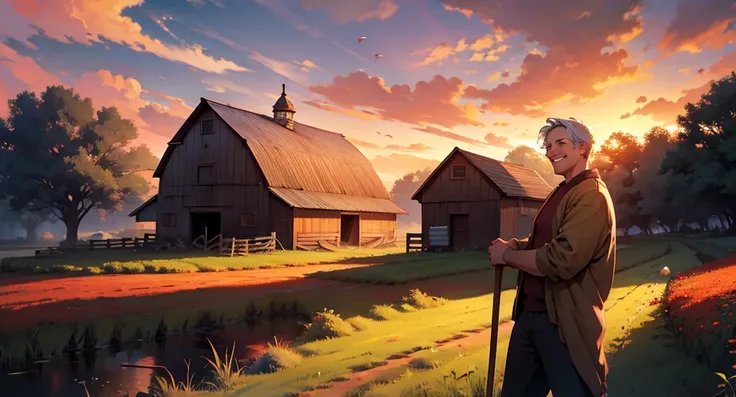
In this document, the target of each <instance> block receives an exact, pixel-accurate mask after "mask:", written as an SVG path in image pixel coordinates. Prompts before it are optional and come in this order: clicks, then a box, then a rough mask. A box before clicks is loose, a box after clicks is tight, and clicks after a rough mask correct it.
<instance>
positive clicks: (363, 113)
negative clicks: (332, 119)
mask: <svg viewBox="0 0 736 397" xmlns="http://www.w3.org/2000/svg"><path fill="white" fill-rule="evenodd" d="M302 103H304V104H306V105H309V106H312V107H315V108H317V109H322V110H326V111H328V112H333V113H341V114H346V115H348V116H353V117H356V118H359V119H363V120H375V119H379V118H381V116H380V115H378V114H376V113H374V112H371V111H370V110H365V109H342V108H339V107H337V106H333V105H331V104H330V103H329V102H325V101H316V100H311V99H310V100H306V101H302Z"/></svg>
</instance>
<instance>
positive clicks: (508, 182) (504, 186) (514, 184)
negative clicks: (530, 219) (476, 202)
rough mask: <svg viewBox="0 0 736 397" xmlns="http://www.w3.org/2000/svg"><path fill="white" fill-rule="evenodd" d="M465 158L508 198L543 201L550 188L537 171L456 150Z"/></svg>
mask: <svg viewBox="0 0 736 397" xmlns="http://www.w3.org/2000/svg"><path fill="white" fill-rule="evenodd" d="M458 151H459V152H460V153H462V154H463V155H464V156H465V158H467V159H468V161H470V162H471V163H472V164H473V165H474V166H476V167H478V169H479V170H481V171H482V172H483V173H484V174H486V176H487V177H488V178H489V179H490V180H491V181H493V183H495V184H496V186H498V187H499V189H501V191H502V192H503V193H504V194H506V195H507V196H510V197H522V198H533V199H541V200H543V199H545V198H546V197H547V195H549V193H550V192H551V191H552V187H551V186H550V185H549V184H548V183H547V182H546V181H545V180H544V178H542V177H541V176H539V174H538V173H537V171H535V170H533V169H531V168H526V167H522V166H520V165H516V164H511V163H507V162H505V161H498V160H494V159H492V158H489V157H485V156H481V155H479V154H475V153H471V152H468V151H465V150H462V149H458Z"/></svg>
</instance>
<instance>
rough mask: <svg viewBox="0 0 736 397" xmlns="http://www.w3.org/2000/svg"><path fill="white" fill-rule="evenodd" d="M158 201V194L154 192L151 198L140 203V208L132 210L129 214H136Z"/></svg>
mask: <svg viewBox="0 0 736 397" xmlns="http://www.w3.org/2000/svg"><path fill="white" fill-rule="evenodd" d="M156 201H158V194H154V195H153V196H151V198H149V199H148V200H146V201H145V202H144V203H143V204H141V205H139V206H138V208H136V209H134V210H133V211H131V212H130V214H128V216H136V214H138V213H139V212H141V211H143V209H145V208H146V207H148V206H149V205H151V204H153V203H155V202H156Z"/></svg>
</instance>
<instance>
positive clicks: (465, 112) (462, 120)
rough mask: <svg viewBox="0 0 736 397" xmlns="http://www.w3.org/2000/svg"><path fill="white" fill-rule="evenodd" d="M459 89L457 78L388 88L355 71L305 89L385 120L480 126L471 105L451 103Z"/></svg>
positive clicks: (458, 94)
mask: <svg viewBox="0 0 736 397" xmlns="http://www.w3.org/2000/svg"><path fill="white" fill-rule="evenodd" d="M462 86H463V82H462V80H460V79H459V78H457V77H452V78H449V79H447V78H445V77H442V76H435V77H434V78H432V80H430V81H419V82H418V83H416V85H415V86H414V89H412V88H411V87H410V86H409V85H406V84H402V85H398V84H396V85H392V86H390V87H389V86H387V85H386V84H385V81H384V80H383V79H382V78H380V77H373V76H369V75H368V74H367V73H366V72H363V71H358V72H353V73H350V74H348V75H347V76H336V77H335V78H334V79H333V81H332V83H328V84H322V85H316V86H310V87H308V88H309V90H310V91H311V92H314V93H316V94H320V95H322V96H323V97H325V99H327V101H329V102H330V103H332V104H333V105H336V106H338V107H341V108H344V109H354V110H357V108H368V109H374V110H375V113H376V114H378V115H379V116H380V117H382V118H383V119H385V120H390V121H400V122H404V123H408V124H435V125H439V126H443V127H454V126H458V125H475V126H482V125H483V123H481V122H479V121H477V120H476V116H477V113H478V110H477V108H476V107H475V105H473V104H467V105H461V104H458V103H456V102H455V99H456V98H457V97H459V96H460V95H461V94H462ZM307 103H308V104H310V105H312V106H315V104H314V103H311V102H307ZM319 107H320V108H323V109H324V108H325V107H324V106H319Z"/></svg>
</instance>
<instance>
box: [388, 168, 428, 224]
mask: <svg viewBox="0 0 736 397" xmlns="http://www.w3.org/2000/svg"><path fill="white" fill-rule="evenodd" d="M432 171H433V170H432V169H429V168H425V169H423V170H420V171H414V172H410V173H408V174H406V175H404V176H403V177H401V178H399V179H397V180H396V181H394V186H393V187H392V188H391V192H390V194H391V201H393V202H394V203H395V204H396V205H398V206H399V207H401V208H403V209H404V210H406V212H408V213H409V215H407V216H404V217H403V218H404V219H402V222H404V223H407V224H409V223H421V222H422V209H421V205H420V204H419V202H418V201H415V200H412V199H411V196H412V195H413V194H414V193H415V192H416V191H417V189H419V186H421V185H422V183H424V181H425V180H427V178H428V177H429V175H430V174H431V173H432Z"/></svg>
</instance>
